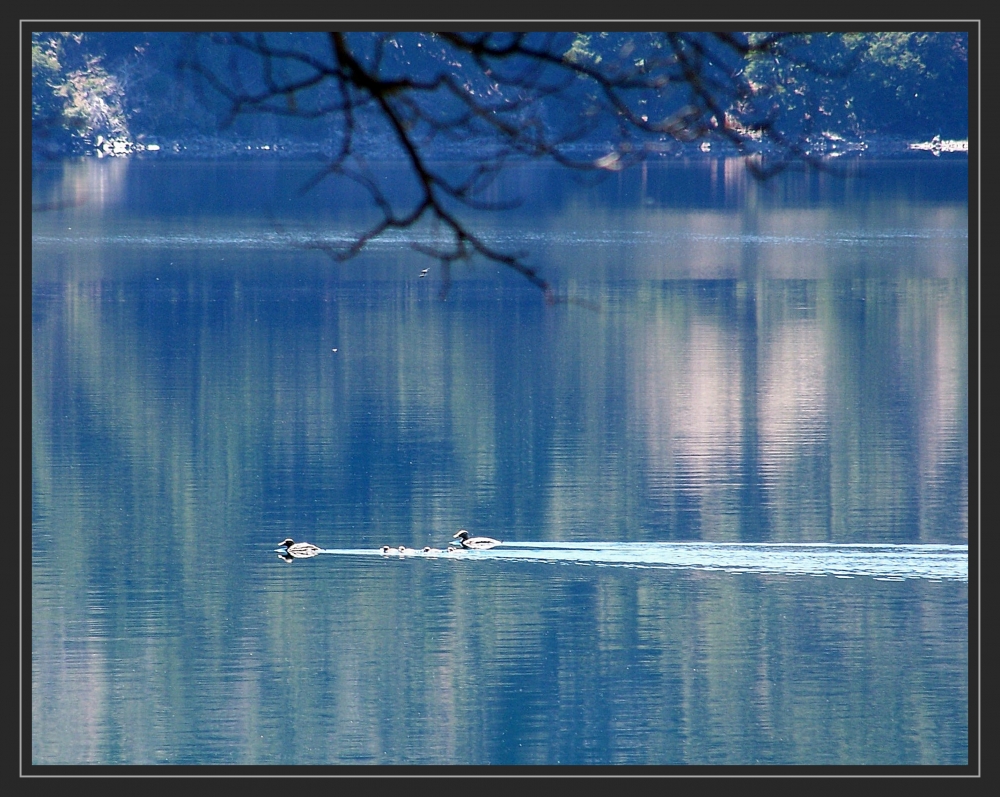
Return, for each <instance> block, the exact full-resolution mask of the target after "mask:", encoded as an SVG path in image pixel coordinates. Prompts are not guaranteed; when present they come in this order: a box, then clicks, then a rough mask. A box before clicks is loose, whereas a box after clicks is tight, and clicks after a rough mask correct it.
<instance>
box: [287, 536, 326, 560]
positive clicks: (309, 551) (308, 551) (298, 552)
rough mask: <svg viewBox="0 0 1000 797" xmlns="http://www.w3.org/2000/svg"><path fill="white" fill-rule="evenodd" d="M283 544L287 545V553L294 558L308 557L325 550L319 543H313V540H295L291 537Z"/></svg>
mask: <svg viewBox="0 0 1000 797" xmlns="http://www.w3.org/2000/svg"><path fill="white" fill-rule="evenodd" d="M281 545H284V546H285V554H287V555H288V556H291V557H292V558H293V559H308V558H309V557H310V556H315V555H316V554H318V553H322V552H323V549H322V548H320V547H319V546H318V545H313V544H312V543H311V542H295V540H293V539H292V538H291V537H289V538H288V539H287V540H285V541H284V542H282V543H281ZM286 561H287V560H286Z"/></svg>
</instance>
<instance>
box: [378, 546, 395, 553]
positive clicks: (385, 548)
mask: <svg viewBox="0 0 1000 797" xmlns="http://www.w3.org/2000/svg"><path fill="white" fill-rule="evenodd" d="M379 550H380V551H381V552H382V553H389V552H390V551H391V550H392V548H390V547H389V546H388V545H383V546H382V547H381V548H379Z"/></svg>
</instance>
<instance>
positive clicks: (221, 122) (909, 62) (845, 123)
mask: <svg viewBox="0 0 1000 797" xmlns="http://www.w3.org/2000/svg"><path fill="white" fill-rule="evenodd" d="M270 36H271V38H270V39H269V45H268V46H269V47H276V48H278V49H280V51H281V52H288V53H294V54H295V55H296V56H297V57H296V58H295V59H285V58H283V57H280V56H279V57H274V58H269V59H267V60H266V61H263V60H261V59H260V58H258V59H257V60H254V59H253V58H248V57H247V53H246V52H239V53H238V52H235V50H234V47H233V46H232V41H231V40H230V41H228V42H227V41H226V40H225V39H224V38H221V37H213V36H209V35H204V34H202V35H199V36H195V35H192V34H183V33H163V32H161V33H141V32H136V33H101V32H88V33H67V32H36V33H33V34H32V48H31V56H32V64H31V65H32V145H33V153H34V154H35V155H40V156H61V155H65V154H73V153H85V152H93V151H94V150H95V148H97V147H99V146H100V144H101V143H102V142H105V147H106V146H107V143H106V142H108V141H109V140H117V141H119V142H122V144H123V146H126V147H129V146H131V144H132V143H133V142H141V141H151V140H164V141H172V142H190V141H193V140H195V139H197V138H198V137H212V138H214V139H217V140H223V141H236V140H255V141H267V140H270V141H278V140H284V141H298V142H312V143H314V144H316V143H322V142H324V141H329V140H331V138H332V137H335V132H334V129H335V128H336V126H337V124H339V121H340V120H337V119H335V118H334V116H335V115H336V114H335V112H331V111H329V110H328V111H327V112H326V113H323V112H322V109H323V108H324V103H325V104H326V105H325V107H326V108H327V109H331V108H334V107H335V105H336V98H337V97H338V95H339V92H340V90H341V88H342V87H341V86H340V85H339V84H338V82H337V79H336V77H335V76H334V77H331V78H330V79H328V80H325V81H324V82H323V83H322V84H321V85H318V86H316V87H315V88H312V89H311V90H310V91H311V95H310V99H309V102H312V103H314V104H313V105H306V106H303V105H300V104H298V101H299V99H300V98H301V97H303V96H305V93H304V92H297V93H283V92H277V93H276V94H275V96H273V97H271V98H270V99H271V100H273V101H272V102H271V103H270V104H269V105H268V104H265V103H261V104H260V105H258V106H255V107H248V106H246V105H245V104H244V106H243V107H241V108H239V109H238V110H239V112H238V113H233V111H234V107H233V103H232V101H231V100H232V97H233V93H234V92H237V91H244V92H246V95H253V94H254V92H257V93H258V94H260V93H261V91H262V90H266V88H267V87H268V86H271V87H273V86H275V85H279V84H281V82H282V81H283V80H288V79H294V77H295V74H296V72H295V70H296V69H300V70H301V64H302V62H303V57H305V58H306V59H308V58H309V57H312V56H315V58H316V59H317V60H318V61H323V60H324V59H327V60H329V58H330V49H331V48H330V40H329V37H328V36H327V35H326V34H322V33H287V34H270ZM350 36H351V41H352V45H353V46H354V52H356V53H361V54H362V55H361V57H363V58H367V59H369V63H371V61H372V59H376V58H378V59H380V60H379V64H380V68H381V69H382V70H383V73H385V74H391V75H396V76H405V77H406V78H407V79H411V80H414V81H420V80H431V79H434V77H435V76H436V75H440V74H448V76H449V77H451V78H453V79H454V80H456V81H461V82H462V83H463V84H464V85H465V86H466V87H467V90H468V91H469V93H470V96H472V97H474V98H475V99H476V100H477V101H480V102H482V103H488V104H489V105H488V107H490V108H491V109H496V108H500V107H502V108H503V112H504V113H506V114H508V116H506V117H505V118H506V119H508V120H509V121H511V122H513V123H515V124H522V125H528V124H543V125H546V126H548V127H549V128H550V129H551V130H553V131H556V134H557V135H561V136H563V138H562V141H567V140H569V139H570V138H572V137H573V136H577V137H578V140H579V142H581V143H583V144H586V143H592V144H594V145H595V146H596V145H597V144H599V143H601V142H604V143H606V142H608V141H615V140H616V138H615V136H616V132H615V129H614V124H613V120H611V121H608V123H607V124H600V123H595V124H593V125H589V126H587V127H585V128H584V127H581V126H580V125H579V120H578V119H577V118H576V117H574V118H572V119H571V118H570V116H569V115H570V114H573V113H575V114H577V116H578V115H579V110H580V108H581V107H585V106H586V101H587V95H586V93H585V91H584V88H583V87H582V84H580V85H577V84H576V83H574V82H573V81H571V80H567V81H564V82H562V83H559V82H555V81H554V82H551V83H545V82H544V81H545V78H544V76H542V77H540V78H539V79H538V80H537V81H536V82H532V81H533V80H534V78H533V77H529V76H528V73H527V72H526V73H525V77H524V79H519V80H510V79H509V76H508V79H507V80H506V81H503V80H493V79H492V78H493V77H494V75H492V74H491V70H490V68H489V65H485V62H483V61H481V60H479V59H478V57H477V56H476V54H475V53H474V52H473V51H471V50H468V49H466V50H462V49H458V50H456V48H455V47H454V46H451V44H453V43H451V44H450V43H449V42H448V41H447V40H446V39H444V38H442V37H440V36H437V35H434V34H429V33H411V34H401V35H400V36H398V37H396V36H394V37H385V36H378V35H377V34H350ZM366 36H369V37H371V38H370V41H367V40H365V38H364V37H366ZM765 36H766V34H763V33H759V34H746V35H745V36H744V37H741V38H740V39H739V41H740V42H741V43H743V44H745V45H749V48H746V47H744V49H742V50H741V49H740V48H735V49H733V50H732V51H731V53H730V55H731V56H732V57H731V58H730V59H729V60H728V61H725V63H715V64H713V68H714V69H715V70H716V71H715V72H714V73H699V76H700V77H701V78H702V79H706V78H707V80H716V81H729V82H731V83H732V85H733V86H734V87H736V88H737V89H738V90H734V91H732V92H731V93H729V94H728V100H727V107H724V108H719V109H716V110H718V111H719V112H721V113H722V114H724V115H726V116H727V117H728V116H730V115H732V118H733V119H737V120H741V121H742V120H744V119H745V118H747V116H748V115H750V116H751V117H752V114H751V113H750V112H749V111H748V107H749V106H750V105H751V104H754V103H756V104H757V105H758V106H761V105H762V102H761V98H762V97H766V100H767V103H768V105H769V107H770V109H771V110H769V111H768V113H772V114H773V115H774V118H780V120H781V123H782V124H783V125H784V127H783V133H784V134H786V135H789V134H794V135H802V136H814V137H820V136H823V137H826V138H827V139H831V138H836V137H842V138H846V139H851V140H865V139H872V138H876V137H879V136H892V137H907V138H909V139H911V140H927V139H929V138H931V137H933V136H941V137H942V138H965V137H967V136H968V128H969V121H968V119H969V102H968V98H969V90H968V58H969V41H968V39H969V37H968V33H966V32H933V33H931V32H923V33H920V32H914V33H903V32H882V33H853V34H841V33H837V34H828V33H822V34H820V33H813V34H804V35H799V36H791V37H788V38H786V39H781V40H780V44H781V49H780V51H779V50H778V49H777V48H761V49H754V43H755V41H764V40H765ZM227 44H228V45H229V46H226V45H227ZM545 47H546V48H547V49H546V53H547V55H551V56H553V57H555V58H557V59H563V60H565V61H567V62H571V63H573V64H575V65H577V66H579V67H582V68H585V69H593V70H595V71H598V70H599V71H601V72H602V73H603V74H604V75H612V76H614V75H625V74H628V75H637V74H638V75H641V74H643V70H644V69H645V68H646V66H647V65H649V64H652V63H655V62H656V61H657V59H660V62H661V63H663V62H665V60H666V56H667V55H669V50H668V39H667V38H666V37H665V35H664V34H657V33H620V32H619V33H575V34H574V33H566V34H558V35H555V36H552V37H549V38H547V39H546V40H545ZM693 52H694V54H695V56H698V55H699V54H698V52H697V47H695V48H694V51H693ZM258 55H259V54H258ZM711 55H713V56H714V55H715V54H714V53H713V54H711ZM705 60H706V62H707V61H708V60H710V58H708V57H706V59H705ZM692 64H693V66H694V68H695V69H696V70H697V69H702V66H701V64H699V62H698V61H697V60H694V61H692ZM192 67H196V68H192ZM442 70H444V72H442ZM539 74H540V75H541V73H539ZM528 88H530V89H531V91H528V90H527V89H528ZM644 88H645V89H646V94H645V95H642V96H639V94H638V93H637V94H636V97H637V99H636V100H635V104H634V105H633V106H632V108H631V109H630V112H632V113H635V114H636V116H637V117H638V118H641V119H643V120H645V119H646V118H647V117H646V114H645V112H644V111H645V109H648V111H649V114H654V113H660V114H662V113H665V112H669V110H670V108H671V107H674V108H675V109H677V108H680V109H683V107H684V105H683V103H684V102H685V101H686V100H685V97H686V92H690V90H691V85H690V84H685V83H684V81H679V82H678V83H677V84H676V85H675V84H674V83H668V82H666V81H664V83H663V85H662V86H658V87H657V88H656V89H655V91H653V92H650V91H648V89H649V85H648V84H646V86H645V87H644ZM227 93H228V96H227ZM724 94H725V92H724ZM241 96H244V95H241ZM581 103H582V104H581ZM671 104H673V105H671ZM251 105H252V104H251ZM484 107H486V106H484ZM595 107H596V106H595ZM247 111H251V112H247ZM260 111H264V112H263V113H261V112H260ZM441 111H442V114H446V113H447V112H448V111H449V109H448V108H447V107H442V108H441ZM491 112H494V111H491ZM675 112H676V110H675ZM640 114H641V116H640ZM604 115H605V116H606V115H607V114H604ZM373 118H374V117H369V116H366V115H365V110H364V109H359V110H358V113H356V114H355V118H354V123H355V125H356V129H355V130H354V133H355V134H356V135H366V134H367V135H370V136H371V139H372V141H373V142H377V141H378V140H379V138H378V137H379V135H383V136H384V135H385V131H379V130H378V129H377V125H376V124H374V123H372V119H373ZM650 118H652V116H650ZM656 118H657V119H659V118H661V117H660V116H657V117H656ZM769 118H771V117H769ZM442 122H443V123H446V122H447V120H446V119H444V118H443V117H442ZM574 125H576V127H574ZM487 132H488V131H486V130H484V135H485V134H486V133H487ZM711 132H713V130H712V127H711V125H707V126H703V127H700V128H699V127H695V128H692V129H691V138H701V137H703V136H705V135H709V134H710V133H711ZM389 138H391V137H389ZM674 138H675V139H676V138H678V137H677V136H674ZM682 140H683V139H682ZM438 143H440V142H438ZM384 154H391V153H388V152H387V153H384Z"/></svg>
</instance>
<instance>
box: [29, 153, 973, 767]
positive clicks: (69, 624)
mask: <svg viewBox="0 0 1000 797" xmlns="http://www.w3.org/2000/svg"><path fill="white" fill-rule="evenodd" d="M117 163H124V161H102V162H100V163H97V162H87V163H86V165H85V166H80V167H79V168H77V167H74V166H72V165H68V166H65V167H62V166H60V167H59V169H58V170H55V171H52V172H49V171H46V170H45V168H44V167H43V168H42V170H41V171H40V172H39V173H38V174H36V175H35V181H36V182H35V186H34V190H35V192H36V196H37V199H38V201H39V202H42V203H48V207H50V208H52V209H50V210H48V211H45V212H39V213H36V214H35V215H34V217H33V240H32V308H31V309H32V338H31V340H32V407H31V422H32V428H31V436H32V506H31V511H32V563H31V566H32V676H31V677H32V704H31V711H32V742H31V743H32V759H33V761H35V762H36V763H157V762H170V763H230V762H232V763H285V764H300V763H328V764H349V763H361V764H401V763H418V764H459V763H469V764H556V763H559V764H571V763H575V764H582V763H586V764H620V763H622V764H684V763H694V764H702V763H806V764H827V763H851V764H853V763H896V764H898V763H911V764H912V763H927V764H937V763H944V764H956V763H964V762H965V761H966V760H967V745H968V729H967V713H968V686H967V684H968V680H967V669H968V631H967V611H968V589H969V570H968V564H967V558H968V554H967V549H966V545H967V543H968V540H969V534H968V508H967V505H968V487H967V482H968V451H967V436H968V411H967V393H968V366H967V360H966V357H967V350H968V326H969V324H968V280H967V262H966V261H967V232H966V225H967V221H966V214H967V209H966V203H965V188H964V180H965V176H964V172H962V171H961V170H957V171H956V168H955V167H954V166H949V165H947V164H941V163H939V164H936V165H937V166H939V167H941V168H940V169H939V170H937V171H934V172H926V173H924V172H921V171H920V170H919V169H910V170H909V171H907V172H905V173H903V172H900V171H899V170H897V169H896V168H895V167H891V168H889V169H888V170H886V171H885V172H879V171H878V170H877V169H874V168H872V170H871V171H870V172H867V173H865V174H864V175H862V176H860V177H859V178H858V179H856V180H850V181H846V182H845V181H839V182H838V181H835V180H830V179H828V178H829V176H826V177H823V178H819V177H814V176H810V175H808V174H797V175H787V176H783V177H782V178H781V179H779V180H778V181H776V182H774V183H771V184H769V185H770V187H766V186H757V185H756V184H753V183H748V184H745V185H744V184H742V183H741V182H740V180H739V178H738V177H737V176H736V175H735V173H733V174H730V171H729V168H730V167H729V166H728V165H726V164H720V165H718V166H712V167H711V168H709V169H707V170H706V169H705V168H703V167H702V166H701V165H699V166H696V167H695V166H692V167H691V168H689V169H686V168H681V167H679V166H671V167H669V168H666V169H653V168H652V167H650V168H649V169H647V171H646V173H645V174H644V175H643V174H641V173H638V174H634V175H632V176H631V177H629V176H626V175H621V176H620V177H619V176H616V177H615V178H613V179H612V180H610V181H607V182H605V183H601V184H599V185H596V186H590V187H587V186H581V185H579V184H576V183H573V182H570V181H565V180H563V181H560V180H559V179H558V178H557V177H555V176H554V175H553V174H552V173H550V172H548V171H544V170H535V171H530V170H526V171H523V172H516V173H515V174H513V175H511V177H510V183H511V185H513V187H515V188H520V189H522V194H523V195H524V196H525V197H526V198H527V201H526V205H525V207H524V208H523V209H521V210H519V211H516V212H515V213H513V214H509V215H503V216H502V217H501V216H497V217H488V218H486V219H484V220H483V224H484V225H485V229H484V236H486V238H487V240H489V241H491V242H494V241H495V242H497V243H498V244H502V243H503V242H505V241H510V242H511V243H512V244H513V243H517V244H518V248H522V246H521V244H530V246H531V248H532V251H533V253H534V254H533V256H534V257H536V258H537V259H538V261H539V262H538V263H537V264H538V265H540V266H542V267H543V268H544V269H545V272H546V275H547V276H551V277H552V279H553V281H554V282H555V284H556V287H557V290H558V291H560V292H562V293H563V294H564V295H571V296H576V297H579V298H581V299H586V300H587V301H588V302H590V303H592V304H593V305H595V306H596V307H597V308H598V309H596V310H594V309H590V307H588V306H581V305H574V304H560V305H556V306H548V305H546V304H545V303H544V302H543V301H542V299H541V296H540V295H539V293H538V292H537V291H536V290H535V289H534V288H532V286H530V285H527V284H526V283H524V282H523V281H521V280H519V279H518V278H517V277H516V275H512V274H508V273H504V272H502V271H499V270H498V269H496V268H494V267H490V266H488V265H484V264H482V263H476V264H471V265H468V266H467V267H466V266H462V267H460V266H455V267H453V269H452V272H453V273H452V277H453V280H454V281H453V285H452V288H451V290H450V292H449V293H448V296H447V299H446V300H445V301H442V300H440V299H439V298H438V287H439V284H437V280H438V278H439V272H438V269H437V267H436V266H435V265H434V264H432V263H429V262H428V261H426V260H424V259H421V258H419V257H418V256H416V255H414V254H413V253H412V252H411V251H410V250H408V249H406V248H405V247H403V246H401V245H400V244H401V243H402V241H398V240H388V241H386V242H384V243H382V244H381V245H380V246H379V247H377V248H375V249H374V251H373V252H371V253H370V254H369V255H367V256H365V257H362V258H360V259H359V260H357V261H353V262H351V263H348V264H345V265H343V266H337V265H334V264H333V263H331V261H330V260H329V259H328V258H326V257H325V256H324V255H323V254H322V253H321V252H318V251H315V250H311V249H308V248H306V247H307V245H308V243H309V242H310V241H311V240H313V238H314V237H315V236H331V237H332V238H336V237H337V236H340V237H341V238H344V237H345V236H346V235H347V234H349V232H350V231H351V230H353V229H356V228H357V224H358V223H359V221H360V220H363V217H364V211H363V209H361V208H360V207H359V206H357V204H356V203H354V200H353V199H352V196H351V195H350V194H349V193H344V194H340V193H337V192H336V191H335V190H334V189H332V188H330V189H326V188H324V189H321V190H320V192H319V193H318V194H317V195H315V196H312V197H308V196H307V197H298V196H297V195H296V194H295V192H294V188H295V187H296V186H297V185H298V184H300V183H301V178H303V177H304V176H305V175H307V174H309V173H310V171H309V169H311V167H308V168H302V169H298V170H297V169H296V168H295V167H293V166H291V165H288V168H287V170H285V167H284V166H283V167H282V168H281V169H278V167H277V165H274V164H272V165H269V166H267V167H265V168H259V169H258V168H256V167H252V166H251V165H250V164H228V165H225V164H222V165H220V164H170V163H157V162H154V163H149V162H145V163H144V162H138V161H137V162H130V163H129V165H128V166H127V168H126V167H121V166H115V164H117ZM105 168H116V169H117V171H115V173H114V174H111V173H110V172H104V171H102V169H105ZM109 186H113V190H112V189H111V188H110V187H109ZM498 190H499V189H498ZM324 191H325V192H326V193H323V192H324ZM67 197H71V198H75V199H74V201H73V202H68V201H63V200H65V199H66V198H67ZM93 197H100V198H101V200H100V201H96V199H93ZM81 198H82V200H86V201H76V200H77V199H81ZM276 225H277V227H276ZM279 228H280V229H279ZM414 234H415V235H418V234H419V235H423V234H425V233H424V232H422V231H415V232H414ZM428 234H429V233H428ZM345 239H346V238H345ZM428 267H430V269H431V270H430V272H429V275H428V276H429V278H427V279H423V278H421V272H422V270H423V269H425V268H428ZM459 528H469V529H474V530H475V533H476V534H485V535H488V536H492V537H496V538H498V539H502V540H503V541H504V545H503V546H502V547H500V548H495V549H493V550H491V551H483V552H479V551H468V552H457V553H435V552H431V553H429V554H423V553H422V549H423V548H424V547H426V546H429V547H432V548H433V547H437V548H441V547H443V546H444V545H446V544H447V543H448V542H449V541H450V540H451V538H452V534H453V533H454V531H455V530H456V529H459ZM283 538H294V539H295V540H309V541H310V542H312V543H315V544H316V545H317V546H319V547H320V548H322V549H324V550H325V551H327V552H333V553H340V554H347V553H354V552H358V553H364V554H365V555H336V556H328V555H323V556H317V557H315V558H312V559H310V561H308V562H306V561H298V560H297V559H296V558H295V557H294V556H292V559H293V561H292V562H291V565H292V566H290V567H289V566H287V565H286V564H285V563H283V562H281V561H278V559H277V557H276V555H275V552H274V549H275V545H276V542H277V541H279V540H282V539H283ZM594 540H599V541H601V542H599V543H594V542H592V541H594ZM385 544H390V545H391V546H394V547H396V548H397V549H398V546H399V545H403V546H404V548H406V549H412V550H413V551H414V553H413V554H410V553H408V552H406V551H404V553H403V554H402V555H400V554H398V552H397V553H396V554H389V555H382V554H380V553H379V546H381V545H385ZM114 551H127V552H128V555H127V556H115V555H109V552H114ZM540 560H541V561H540ZM543 562H544V563H556V562H561V563H563V564H565V565H566V566H562V567H546V566H543ZM586 565H594V566H586ZM600 565H606V566H600ZM819 574H826V575H830V576H838V575H839V576H856V577H855V578H835V577H831V578H814V577H812V576H813V575H819ZM899 579H903V580H899Z"/></svg>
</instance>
